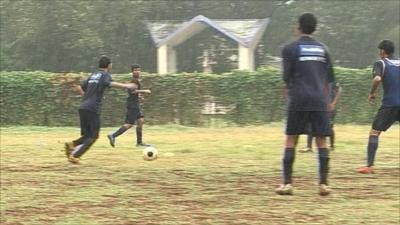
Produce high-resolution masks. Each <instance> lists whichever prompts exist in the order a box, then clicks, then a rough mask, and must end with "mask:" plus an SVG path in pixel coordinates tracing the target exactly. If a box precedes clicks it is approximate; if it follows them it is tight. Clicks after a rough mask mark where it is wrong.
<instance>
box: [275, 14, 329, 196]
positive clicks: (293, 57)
mask: <svg viewBox="0 0 400 225" xmlns="http://www.w3.org/2000/svg"><path fill="white" fill-rule="evenodd" d="M316 26H317V19H316V18H315V16H314V15H313V14H311V13H305V14H303V15H301V16H300V17H299V19H298V27H297V30H296V32H297V33H296V34H297V36H298V37H299V38H298V39H297V40H296V41H294V42H292V43H291V44H288V45H286V46H285V47H284V48H283V50H282V60H283V61H282V63H283V80H284V82H285V84H286V88H287V92H288V112H287V122H286V123H287V124H286V143H285V149H284V154H283V160H282V167H283V184H282V185H281V186H280V187H279V188H278V189H276V193H277V194H280V195H290V194H292V192H293V187H292V171H293V163H294V159H295V143H296V140H297V138H298V135H300V134H307V126H308V125H309V124H310V126H311V130H312V135H313V136H314V137H316V144H317V147H318V156H319V157H318V159H319V184H320V185H319V194H320V195H328V194H329V193H330V189H329V187H328V163H329V152H328V149H327V147H326V143H325V137H326V136H329V135H330V134H331V129H330V122H329V116H328V112H327V110H328V102H329V100H328V99H329V84H330V83H333V82H334V75H333V69H332V64H331V59H330V56H329V53H328V50H327V48H326V47H325V46H324V45H323V44H321V43H320V42H318V41H316V40H315V39H313V38H312V34H313V32H314V31H315V29H316Z"/></svg>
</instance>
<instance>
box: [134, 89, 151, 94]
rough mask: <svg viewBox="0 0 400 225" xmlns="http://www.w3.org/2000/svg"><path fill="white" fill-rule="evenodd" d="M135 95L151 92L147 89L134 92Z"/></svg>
mask: <svg viewBox="0 0 400 225" xmlns="http://www.w3.org/2000/svg"><path fill="white" fill-rule="evenodd" d="M136 93H144V94H151V90H149V89H143V90H136Z"/></svg>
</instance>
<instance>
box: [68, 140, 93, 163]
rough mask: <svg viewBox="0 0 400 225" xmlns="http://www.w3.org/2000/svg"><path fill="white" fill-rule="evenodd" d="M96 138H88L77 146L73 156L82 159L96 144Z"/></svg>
mask: <svg viewBox="0 0 400 225" xmlns="http://www.w3.org/2000/svg"><path fill="white" fill-rule="evenodd" d="M96 140H97V139H95V138H87V139H86V140H85V141H84V142H83V144H81V145H79V146H77V147H76V148H75V149H74V151H72V153H71V155H72V156H73V157H75V158H79V157H81V156H82V155H83V154H85V152H86V151H87V150H89V148H90V147H91V146H92V145H93V144H94V142H96Z"/></svg>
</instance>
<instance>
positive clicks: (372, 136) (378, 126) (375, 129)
mask: <svg viewBox="0 0 400 225" xmlns="http://www.w3.org/2000/svg"><path fill="white" fill-rule="evenodd" d="M378 51H379V52H378V54H379V58H380V60H378V61H377V62H375V64H374V67H373V69H372V75H373V79H372V87H371V91H370V93H369V95H368V101H369V102H370V103H371V104H373V103H374V102H375V98H376V90H377V89H378V86H379V84H380V83H382V86H383V99H382V105H381V107H380V108H379V110H378V113H377V114H376V115H375V119H374V122H373V123H372V129H371V131H370V132H369V139H368V145H367V166H364V167H361V168H359V169H358V170H357V171H358V172H359V173H364V174H369V173H373V172H374V171H373V166H374V160H375V154H376V150H377V149H378V142H379V135H380V134H381V132H382V131H386V130H387V129H389V128H390V127H391V126H392V124H394V123H395V122H396V121H399V122H400V59H394V57H393V53H394V44H393V42H392V41H390V40H383V41H381V42H380V43H379V45H378Z"/></svg>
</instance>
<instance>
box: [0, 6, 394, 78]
mask: <svg viewBox="0 0 400 225" xmlns="http://www.w3.org/2000/svg"><path fill="white" fill-rule="evenodd" d="M284 2H287V1H283V0H273V1H261V0H258V1H254V0H240V1H239V0H221V1H210V0H204V1H194V0H191V1H189V0H185V1H165V0H152V1H129V0H118V1H104V0H87V1H62V0H52V1H38V0H24V1H15V0H2V1H0V17H1V18H0V27H1V28H0V70H7V71H16V70H28V71H34V70H43V71H52V72H76V71H85V72H89V71H91V70H93V68H95V66H96V61H97V58H98V57H99V56H100V55H101V54H107V55H109V56H111V58H112V59H113V62H114V68H115V71H116V72H118V73H123V72H125V71H126V70H127V69H128V68H129V65H130V64H131V63H134V62H136V63H140V64H142V66H143V68H144V70H146V71H149V72H155V71H156V60H155V59H156V50H155V47H154V45H153V43H152V41H151V38H150V34H149V32H148V31H147V29H146V26H145V24H146V22H148V21H152V20H174V21H185V20H189V19H191V18H193V17H195V16H197V15H199V14H202V15H204V16H207V17H209V18H212V19H254V18H266V17H271V23H270V24H269V26H268V28H267V30H266V32H265V35H264V36H263V38H262V39H261V42H260V45H259V47H258V49H257V54H256V64H257V65H263V64H269V63H270V62H269V61H268V58H267V55H272V56H280V49H281V47H282V46H283V45H284V44H285V43H287V42H289V41H291V40H292V36H293V35H292V30H293V29H292V27H293V26H294V25H295V23H296V19H297V17H298V15H300V14H301V13H303V12H306V11H308V12H313V13H315V14H316V15H317V17H318V19H319V28H318V31H317V33H316V37H317V38H318V39H320V40H321V41H323V42H324V43H326V44H327V45H328V46H329V47H330V49H331V52H332V57H333V59H335V63H336V64H337V65H338V66H344V67H352V68H364V67H366V66H368V65H370V64H371V62H372V61H373V59H374V58H375V54H376V45H377V43H378V42H379V41H380V40H381V39H384V38H388V39H392V40H393V41H395V44H396V46H400V42H399V40H400V36H399V33H400V30H399V29H400V25H399V23H398V21H399V20H400V18H399V15H400V2H399V1H396V0H384V1H361V0H352V1H324V0H308V1H294V3H292V4H290V5H287V4H283V3H284ZM205 32H209V31H205ZM210 33H212V32H210ZM205 34H206V33H203V34H198V36H195V37H194V39H193V40H188V41H187V43H184V44H183V46H180V47H178V48H180V49H182V48H183V50H182V51H178V59H180V60H179V63H178V68H180V71H186V72H193V71H196V70H199V69H198V67H199V65H198V63H199V62H198V60H197V57H199V56H201V54H202V51H201V49H202V48H208V47H209V48H214V47H212V46H215V48H216V50H217V52H218V53H221V54H219V55H217V58H218V62H219V63H218V65H216V68H215V71H216V72H218V73H219V72H221V71H229V70H230V68H231V67H232V65H229V63H226V62H225V61H224V60H226V58H227V55H224V54H227V53H226V52H230V51H232V50H231V49H233V48H232V46H231V43H229V41H228V40H226V39H225V40H224V39H221V38H218V37H216V36H218V35H205ZM221 48H225V49H221ZM220 49H221V50H220ZM178 50H179V49H178ZM184 50H186V51H184ZM222 53H223V54H222ZM234 68H235V67H234Z"/></svg>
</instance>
